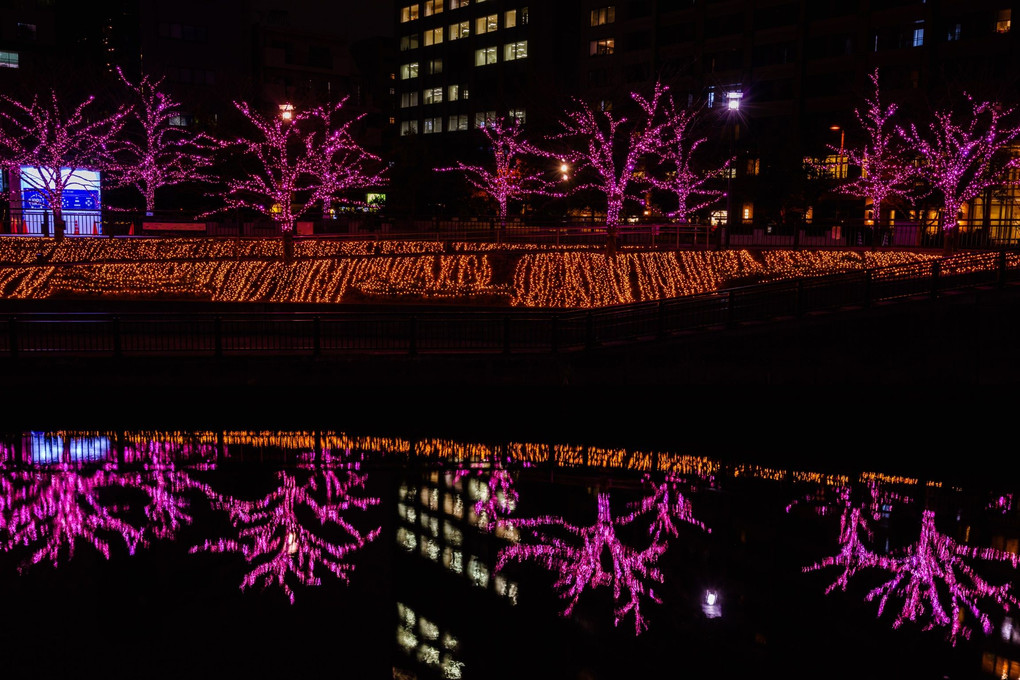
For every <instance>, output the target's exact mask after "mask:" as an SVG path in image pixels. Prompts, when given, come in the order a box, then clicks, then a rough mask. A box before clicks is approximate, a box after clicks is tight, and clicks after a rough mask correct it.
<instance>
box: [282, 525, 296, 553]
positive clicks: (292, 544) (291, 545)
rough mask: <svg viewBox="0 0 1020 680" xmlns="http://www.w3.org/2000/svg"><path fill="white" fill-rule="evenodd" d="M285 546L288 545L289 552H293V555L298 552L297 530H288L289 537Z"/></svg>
mask: <svg viewBox="0 0 1020 680" xmlns="http://www.w3.org/2000/svg"><path fill="white" fill-rule="evenodd" d="M285 547H286V550H287V553H288V554H291V555H293V554H294V553H296V552H297V551H298V537H297V532H295V531H294V530H293V529H291V530H290V531H288V532H287V538H286V544H285Z"/></svg>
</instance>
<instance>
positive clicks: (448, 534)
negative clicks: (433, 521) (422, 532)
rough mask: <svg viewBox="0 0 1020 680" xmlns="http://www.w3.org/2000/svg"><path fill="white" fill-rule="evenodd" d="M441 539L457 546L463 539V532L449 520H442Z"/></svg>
mask: <svg viewBox="0 0 1020 680" xmlns="http://www.w3.org/2000/svg"><path fill="white" fill-rule="evenodd" d="M443 540H445V541H446V542H447V543H449V544H450V545H454V546H459V545H460V544H461V543H462V542H463V541H464V532H463V531H461V530H460V529H458V528H457V527H455V526H454V525H453V524H451V523H450V522H443Z"/></svg>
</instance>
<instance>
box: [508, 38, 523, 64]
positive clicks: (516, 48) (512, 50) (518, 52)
mask: <svg viewBox="0 0 1020 680" xmlns="http://www.w3.org/2000/svg"><path fill="white" fill-rule="evenodd" d="M527 56H528V41H527V40H521V41H520V42H514V43H507V44H506V45H503V61H513V60H514V59H524V58H525V57H527Z"/></svg>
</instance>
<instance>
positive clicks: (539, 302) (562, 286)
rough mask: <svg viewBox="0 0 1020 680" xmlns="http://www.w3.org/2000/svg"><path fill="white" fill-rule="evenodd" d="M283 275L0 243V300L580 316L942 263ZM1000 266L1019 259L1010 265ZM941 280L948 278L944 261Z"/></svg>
mask: <svg viewBox="0 0 1020 680" xmlns="http://www.w3.org/2000/svg"><path fill="white" fill-rule="evenodd" d="M296 246H297V247H296V251H295V257H294V259H293V261H290V262H285V261H284V258H283V253H282V244H281V243H280V242H279V241H276V240H268V239H205V238H174V239H66V240H64V241H62V242H60V243H57V242H55V241H53V240H51V239H41V238H16V239H3V240H2V241H0V298H8V299H46V298H62V297H63V298H78V299H82V298H85V299H88V298H98V297H100V296H102V297H104V298H118V299H131V298H141V299H154V298H158V299H191V300H195V299H198V300H209V301H215V302H256V303H292V302H310V303H342V302H352V301H359V302H377V303H386V302H416V301H447V302H458V303H463V304H472V305H479V304H482V305H502V306H514V307H544V308H591V307H600V306H606V305H614V304H624V303H631V302H644V301H649V300H659V299H664V298H671V297H677V296H683V295H694V294H699V293H710V292H714V291H717V290H720V289H722V288H726V287H727V286H732V285H739V284H741V283H746V282H748V281H773V280H780V279H788V278H796V277H804V276H818V275H824V274H831V273H835V272H844V271H853V270H862V269H871V268H875V267H882V266H887V265H900V264H910V263H917V262H924V261H929V260H933V259H939V258H941V255H939V254H935V253H917V252H908V251H848V250H767V251H752V250H726V251H699V250H690V251H683V250H682V251H669V250H661V251H641V250H628V249H622V250H621V251H620V252H618V253H617V254H616V255H615V256H612V257H609V256H607V255H606V254H605V253H604V252H603V250H602V249H600V248H590V247H582V246H577V247H567V248H562V247H557V248H554V247H550V246H541V245H527V244H513V245H503V246H496V245H495V244H490V243H467V242H465V243H441V242H432V241H340V240H331V239H308V240H303V241H301V242H299V243H297V244H296ZM1009 257H1011V258H1018V257H1020V255H1017V254H1010V255H1009ZM945 266H946V267H951V266H952V263H951V261H950V260H947V261H946V264H945Z"/></svg>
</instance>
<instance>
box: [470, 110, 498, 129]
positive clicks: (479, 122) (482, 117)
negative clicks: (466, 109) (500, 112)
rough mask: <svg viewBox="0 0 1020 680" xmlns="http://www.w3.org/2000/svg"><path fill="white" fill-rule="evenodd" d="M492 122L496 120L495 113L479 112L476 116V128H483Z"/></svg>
mask: <svg viewBox="0 0 1020 680" xmlns="http://www.w3.org/2000/svg"><path fill="white" fill-rule="evenodd" d="M490 120H496V112H495V111H479V112H478V113H476V114H475V127H476V128H483V127H485V124H486V123H487V122H488V121H490Z"/></svg>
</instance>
